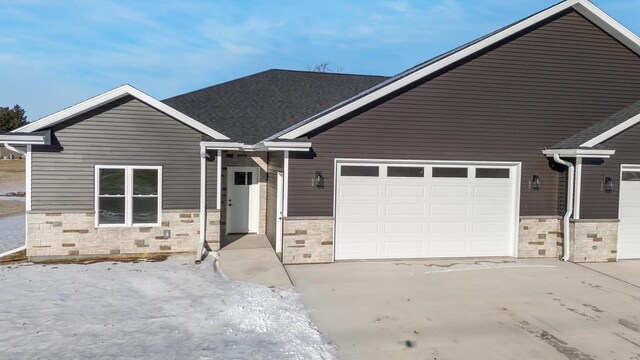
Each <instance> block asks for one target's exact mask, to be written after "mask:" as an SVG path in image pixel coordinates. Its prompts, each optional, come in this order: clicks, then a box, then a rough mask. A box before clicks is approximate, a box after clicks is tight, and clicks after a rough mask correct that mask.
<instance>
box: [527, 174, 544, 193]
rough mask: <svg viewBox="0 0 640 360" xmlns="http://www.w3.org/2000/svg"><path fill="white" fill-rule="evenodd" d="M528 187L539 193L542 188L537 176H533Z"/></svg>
mask: <svg viewBox="0 0 640 360" xmlns="http://www.w3.org/2000/svg"><path fill="white" fill-rule="evenodd" d="M529 187H531V189H532V190H533V191H539V190H540V188H541V187H542V185H541V183H540V176H538V175H533V176H532V177H531V181H530V182H529Z"/></svg>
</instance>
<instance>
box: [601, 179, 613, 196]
mask: <svg viewBox="0 0 640 360" xmlns="http://www.w3.org/2000/svg"><path fill="white" fill-rule="evenodd" d="M613 188H614V185H613V179H612V178H610V177H608V176H605V177H604V180H603V181H602V190H603V191H604V192H607V193H610V192H612V191H613Z"/></svg>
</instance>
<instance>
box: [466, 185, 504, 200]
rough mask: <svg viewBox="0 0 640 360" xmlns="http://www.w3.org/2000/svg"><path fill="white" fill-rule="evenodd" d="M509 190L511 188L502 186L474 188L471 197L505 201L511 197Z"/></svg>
mask: <svg viewBox="0 0 640 360" xmlns="http://www.w3.org/2000/svg"><path fill="white" fill-rule="evenodd" d="M511 190H512V189H511V187H504V186H475V187H474V189H473V196H474V197H475V198H476V199H479V198H488V199H492V200H494V199H507V198H509V197H511Z"/></svg>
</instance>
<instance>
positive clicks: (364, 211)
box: [336, 203, 380, 219]
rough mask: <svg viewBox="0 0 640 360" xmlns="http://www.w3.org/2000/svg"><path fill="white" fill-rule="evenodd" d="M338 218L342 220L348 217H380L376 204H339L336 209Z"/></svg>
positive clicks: (378, 207) (378, 206)
mask: <svg viewBox="0 0 640 360" xmlns="http://www.w3.org/2000/svg"><path fill="white" fill-rule="evenodd" d="M336 210H337V213H338V216H340V217H341V218H343V219H346V218H349V217H358V218H359V217H361V216H378V215H380V205H379V204H378V203H370V204H367V203H364V204H363V203H347V204H339V205H338V206H337V207H336Z"/></svg>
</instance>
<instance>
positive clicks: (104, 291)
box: [0, 256, 335, 359]
mask: <svg viewBox="0 0 640 360" xmlns="http://www.w3.org/2000/svg"><path fill="white" fill-rule="evenodd" d="M0 289H1V290H0V304H2V306H0V354H2V357H4V358H7V359H35V358H41V359H84V358H145V359H333V358H335V350H334V349H333V348H332V347H331V346H330V345H328V344H327V343H325V342H324V340H323V338H322V337H321V335H320V334H319V333H318V332H317V331H316V330H315V328H314V326H313V324H311V322H310V319H309V317H308V314H307V311H306V310H305V309H304V308H303V305H302V303H301V300H300V297H299V295H298V294H297V293H296V292H295V291H294V290H293V289H280V288H268V287H264V286H260V285H254V284H248V283H241V282H235V281H231V280H229V279H228V278H226V277H225V276H224V274H223V273H222V272H221V271H216V272H214V271H213V266H212V263H211V260H210V259H207V261H205V262H203V263H202V264H200V265H196V264H194V263H193V258H192V257H190V256H188V257H187V256H173V257H170V258H169V259H168V260H166V261H163V262H138V263H120V262H103V263H96V264H91V265H75V264H66V265H35V264H20V265H11V266H0Z"/></svg>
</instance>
